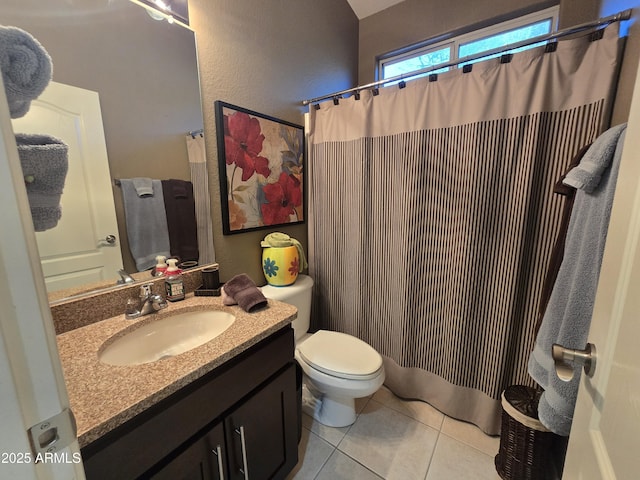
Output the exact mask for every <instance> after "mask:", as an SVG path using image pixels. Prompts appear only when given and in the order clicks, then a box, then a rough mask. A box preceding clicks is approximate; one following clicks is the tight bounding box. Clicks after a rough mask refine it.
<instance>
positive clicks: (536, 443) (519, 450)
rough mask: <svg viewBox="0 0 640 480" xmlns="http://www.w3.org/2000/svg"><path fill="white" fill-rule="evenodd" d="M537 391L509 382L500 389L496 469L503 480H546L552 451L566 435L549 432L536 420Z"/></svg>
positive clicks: (561, 444)
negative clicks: (502, 390)
mask: <svg viewBox="0 0 640 480" xmlns="http://www.w3.org/2000/svg"><path fill="white" fill-rule="evenodd" d="M541 393H542V392H541V391H537V390H535V389H533V388H531V387H526V386H524V385H512V386H510V387H508V388H507V389H506V390H505V391H504V392H502V427H501V431H500V449H499V450H498V454H497V455H496V458H495V465H496V471H497V472H498V475H500V477H501V478H503V479H504V480H548V479H550V478H552V475H551V473H552V472H554V471H556V470H557V468H556V467H555V466H554V462H555V461H556V458H557V455H556V453H557V452H558V451H559V450H561V449H562V448H566V443H567V441H568V437H561V436H560V435H556V434H555V433H553V432H551V431H549V430H548V429H547V428H546V427H545V426H544V425H542V423H540V420H538V401H539V399H540V395H541Z"/></svg>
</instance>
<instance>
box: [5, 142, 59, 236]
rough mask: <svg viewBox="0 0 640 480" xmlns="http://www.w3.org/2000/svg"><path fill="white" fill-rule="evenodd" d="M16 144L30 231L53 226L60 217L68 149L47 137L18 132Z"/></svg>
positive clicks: (47, 228)
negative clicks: (23, 181)
mask: <svg viewBox="0 0 640 480" xmlns="http://www.w3.org/2000/svg"><path fill="white" fill-rule="evenodd" d="M16 145H17V147H18V155H19V156H20V164H21V166H22V173H23V175H24V180H25V186H26V188H27V196H28V197H29V207H30V208H31V217H32V218H33V228H34V229H35V231H36V232H42V231H44V230H49V229H51V228H53V227H55V226H56V225H57V224H58V221H59V220H60V217H61V216H62V209H61V208H60V198H61V196H62V191H63V188H64V182H65V179H66V177H67V170H68V168H69V162H68V160H67V152H68V150H69V148H68V147H67V145H66V144H65V143H64V142H63V141H62V140H59V139H57V138H55V137H52V136H50V135H38V134H27V133H18V134H16Z"/></svg>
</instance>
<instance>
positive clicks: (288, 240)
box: [260, 232, 308, 271]
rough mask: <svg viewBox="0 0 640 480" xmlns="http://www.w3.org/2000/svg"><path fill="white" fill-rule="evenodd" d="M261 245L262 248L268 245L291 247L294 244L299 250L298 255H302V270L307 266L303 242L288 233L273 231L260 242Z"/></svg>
mask: <svg viewBox="0 0 640 480" xmlns="http://www.w3.org/2000/svg"><path fill="white" fill-rule="evenodd" d="M260 246H261V247H262V248H267V247H276V248H282V247H291V246H294V247H296V249H297V250H298V257H300V271H302V270H304V269H305V268H307V266H308V265H307V257H305V255H304V249H303V248H302V244H301V243H300V242H299V241H298V240H296V239H295V238H293V237H290V236H289V235H287V234H286V233H281V232H273V233H270V234H269V235H267V236H266V237H264V240H262V241H261V242H260Z"/></svg>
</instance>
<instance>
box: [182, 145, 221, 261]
mask: <svg viewBox="0 0 640 480" xmlns="http://www.w3.org/2000/svg"><path fill="white" fill-rule="evenodd" d="M185 141H186V142H187V154H188V155H189V169H190V171H191V183H192V184H193V198H194V200H195V208H196V223H197V225H198V231H197V234H198V249H199V252H200V257H199V258H198V263H199V264H200V265H206V264H208V263H213V262H215V261H216V254H215V250H214V248H213V224H212V221H211V197H210V195H209V173H208V171H207V154H206V151H205V145H204V136H203V135H201V134H200V135H187V136H186V137H185Z"/></svg>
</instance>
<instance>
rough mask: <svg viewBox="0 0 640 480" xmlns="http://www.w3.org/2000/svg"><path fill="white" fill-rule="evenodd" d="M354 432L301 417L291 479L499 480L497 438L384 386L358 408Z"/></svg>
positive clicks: (350, 428)
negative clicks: (397, 395) (403, 397)
mask: <svg viewBox="0 0 640 480" xmlns="http://www.w3.org/2000/svg"><path fill="white" fill-rule="evenodd" d="M356 406H357V409H358V411H359V414H358V418H357V420H356V422H355V423H354V424H353V425H351V426H350V427H344V428H329V427H325V426H323V425H321V424H319V423H318V422H316V421H314V420H313V419H312V418H311V417H309V416H307V415H303V420H302V424H303V428H302V440H301V441H300V445H299V446H298V457H299V459H300V460H299V462H298V465H297V466H296V468H295V469H294V470H293V472H291V474H290V475H289V476H288V477H287V480H293V479H295V480H380V479H388V480H396V479H397V480H458V479H459V480H476V479H477V480H485V479H487V480H499V479H500V477H499V476H498V474H497V473H496V471H495V467H494V463H493V461H494V460H493V459H494V457H495V455H496V453H498V447H499V444H500V439H499V437H490V436H487V435H485V434H484V433H483V432H482V431H481V430H480V429H478V428H477V427H476V426H474V425H471V424H469V423H465V422H460V421H457V420H454V419H452V418H449V417H446V416H445V415H443V414H442V413H441V412H439V411H438V410H436V409H435V408H433V407H432V406H431V405H429V404H427V403H424V402H419V401H406V400H402V399H399V398H398V397H396V396H395V395H394V394H393V393H391V392H390V391H389V390H388V389H387V388H386V387H382V389H380V390H379V391H378V392H377V393H375V394H374V395H373V396H372V397H370V398H364V399H360V400H358V401H357V403H356Z"/></svg>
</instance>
